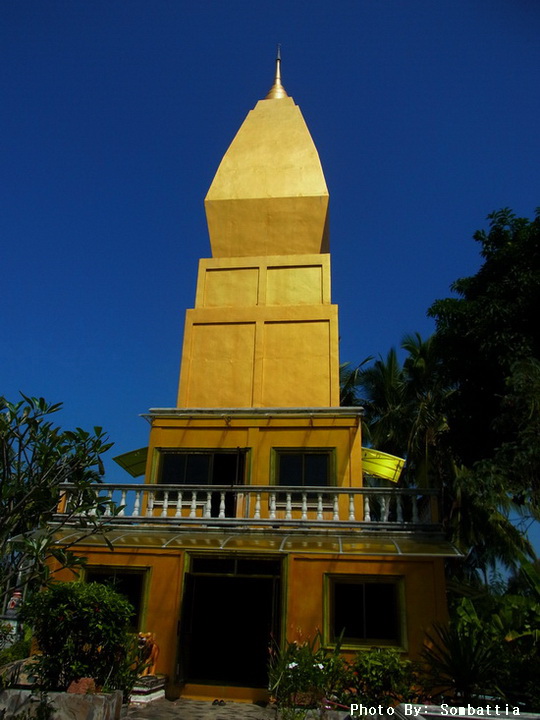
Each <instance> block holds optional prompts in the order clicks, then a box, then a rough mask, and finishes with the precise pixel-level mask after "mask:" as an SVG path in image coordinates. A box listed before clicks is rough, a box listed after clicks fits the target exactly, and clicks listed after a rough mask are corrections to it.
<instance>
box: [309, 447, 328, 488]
mask: <svg viewBox="0 0 540 720" xmlns="http://www.w3.org/2000/svg"><path fill="white" fill-rule="evenodd" d="M329 464H330V455H329V453H306V455H305V456H304V485H318V486H322V487H324V486H326V485H328V484H329V483H328V478H329V472H328V470H329Z"/></svg>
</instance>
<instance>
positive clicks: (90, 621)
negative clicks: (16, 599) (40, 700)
mask: <svg viewBox="0 0 540 720" xmlns="http://www.w3.org/2000/svg"><path fill="white" fill-rule="evenodd" d="M132 613H133V608H132V606H131V605H130V604H129V603H128V602H127V600H125V599H124V598H123V597H122V596H121V595H119V594H118V593H116V592H115V591H114V590H113V589H111V588H110V587H107V586H106V585H102V584H100V583H88V584H84V583H57V584H53V585H51V587H50V588H49V589H48V590H46V591H44V592H41V593H36V594H34V595H33V596H32V597H31V599H30V600H28V601H27V602H26V603H24V605H23V607H22V610H21V616H22V619H23V621H24V622H26V623H27V624H28V625H29V626H30V627H31V628H32V629H33V631H34V636H35V639H36V641H37V643H38V646H39V648H40V650H41V652H42V655H39V656H38V657H37V662H36V674H37V675H38V677H39V679H40V680H39V682H40V686H41V687H42V688H43V689H45V690H66V689H67V687H68V686H69V685H70V683H71V682H73V681H74V680H79V679H80V678H82V677H91V678H93V679H94V680H95V681H96V685H97V686H99V687H102V688H103V689H106V690H112V689H116V688H121V689H122V690H124V692H129V691H130V690H131V687H132V684H133V683H134V681H135V679H136V676H137V670H138V668H136V667H135V666H134V661H135V660H136V650H135V640H134V638H133V637H132V636H130V635H129V634H128V632H127V627H128V623H129V620H130V617H131V615H132Z"/></svg>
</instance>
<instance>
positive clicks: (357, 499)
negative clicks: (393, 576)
mask: <svg viewBox="0 0 540 720" xmlns="http://www.w3.org/2000/svg"><path fill="white" fill-rule="evenodd" d="M64 488H65V490H64V492H65V496H66V501H65V502H63V503H61V504H60V505H59V508H60V507H61V508H63V512H58V513H57V517H58V519H61V518H64V520H65V518H66V516H67V515H69V514H70V513H73V509H74V508H76V505H77V502H76V501H77V498H76V490H75V488H72V487H70V486H69V485H68V484H66V485H65V486H64ZM92 489H93V490H94V491H95V492H96V494H97V496H99V498H100V499H101V500H102V505H101V509H100V512H101V514H103V515H104V516H105V517H108V518H110V523H111V524H115V523H119V524H126V523H131V524H144V523H146V524H149V523H150V524H162V523H166V524H170V525H173V524H174V525H175V526H178V525H182V524H185V525H212V526H219V525H227V526H230V525H247V526H265V525H267V526H270V527H273V528H279V527H280V526H281V525H283V526H287V527H289V526H301V527H308V526H311V527H318V526H319V527H322V526H340V527H343V526H348V527H351V526H352V527H372V528H376V527H379V528H388V529H396V530H399V529H410V528H411V527H422V526H433V525H435V524H436V523H437V517H436V491H434V490H418V489H410V488H406V489H402V488H399V489H398V488H396V489H394V488H371V487H361V488H343V487H324V488H323V487H302V488H299V487H284V486H276V485H234V486H222V485H212V486H209V485H204V486H201V485H123V484H122V485H120V484H114V485H113V484H103V485H101V484H100V485H95V486H93V487H92ZM74 517H78V518H80V513H75V515H74Z"/></svg>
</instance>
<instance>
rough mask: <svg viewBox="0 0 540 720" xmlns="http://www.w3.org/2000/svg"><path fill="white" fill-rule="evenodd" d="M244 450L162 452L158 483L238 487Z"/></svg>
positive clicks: (242, 475)
mask: <svg viewBox="0 0 540 720" xmlns="http://www.w3.org/2000/svg"><path fill="white" fill-rule="evenodd" d="M245 457H246V451H245V450H243V449H241V448H238V449H237V450H230V451H222V450H220V451H217V450H161V458H160V466H159V470H158V482H160V483H164V484H165V485H237V484H241V483H243V482H244V468H245Z"/></svg>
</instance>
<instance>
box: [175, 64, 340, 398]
mask: <svg viewBox="0 0 540 720" xmlns="http://www.w3.org/2000/svg"><path fill="white" fill-rule="evenodd" d="M280 62H281V61H280V59H279V57H278V59H277V63H276V65H277V67H276V77H275V82H274V85H273V86H272V88H271V90H270V92H269V93H268V95H267V96H266V98H265V99H264V100H260V101H259V102H258V103H257V105H256V106H255V108H254V109H253V110H252V111H251V112H250V113H249V114H248V116H247V118H246V119H245V121H244V122H243V124H242V126H241V127H240V129H239V131H238V133H237V134H236V137H235V138H234V140H233V141H232V143H231V145H230V147H229V149H228V150H227V152H226V153H225V156H224V157H223V160H222V161H221V164H220V166H219V168H218V170H217V173H216V175H215V177H214V180H213V182H212V185H211V186H210V189H209V191H208V194H207V196H206V199H205V210H206V217H207V222H208V230H209V234H210V243H211V247H212V258H211V259H203V260H201V261H200V265H199V273H198V280H197V294H196V302H195V308H194V309H193V310H188V312H187V315H186V325H185V333H184V349H183V354H182V366H181V374H180V385H179V392H178V407H191V408H197V407H198V408H204V407H222V408H226V407H237V408H238V407H254V408H257V407H334V406H337V405H339V360H338V327H337V307H336V306H335V305H332V304H331V300H330V256H329V254H328V190H327V187H326V183H325V179H324V175H323V171H322V168H321V163H320V160H319V156H318V153H317V150H316V148H315V145H314V143H313V140H312V139H311V135H310V134H309V131H308V129H307V126H306V123H305V122H304V118H303V117H302V114H301V112H300V109H299V107H298V106H297V105H295V103H294V101H293V99H292V98H291V97H289V96H288V95H287V93H286V91H285V89H284V87H283V85H282V84H281V78H280V75H281V73H280Z"/></svg>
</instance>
